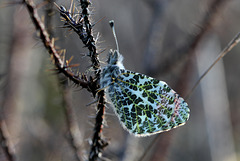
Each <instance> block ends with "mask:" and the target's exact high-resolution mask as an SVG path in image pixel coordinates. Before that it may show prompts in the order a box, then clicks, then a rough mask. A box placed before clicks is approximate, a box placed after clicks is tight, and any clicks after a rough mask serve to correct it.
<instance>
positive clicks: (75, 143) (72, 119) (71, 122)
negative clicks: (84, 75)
mask: <svg viewBox="0 0 240 161" xmlns="http://www.w3.org/2000/svg"><path fill="white" fill-rule="evenodd" d="M63 86H64V87H63V89H64V93H63V94H64V102H65V108H64V109H65V114H66V119H67V127H68V132H69V137H70V138H69V139H68V140H69V141H70V145H71V146H72V148H73V149H74V151H75V153H74V154H75V158H76V160H77V161H81V156H82V154H81V149H80V148H81V141H80V138H81V136H80V134H81V133H80V130H79V128H78V125H77V121H76V115H75V113H74V111H73V107H72V97H71V92H70V88H69V87H67V85H63Z"/></svg>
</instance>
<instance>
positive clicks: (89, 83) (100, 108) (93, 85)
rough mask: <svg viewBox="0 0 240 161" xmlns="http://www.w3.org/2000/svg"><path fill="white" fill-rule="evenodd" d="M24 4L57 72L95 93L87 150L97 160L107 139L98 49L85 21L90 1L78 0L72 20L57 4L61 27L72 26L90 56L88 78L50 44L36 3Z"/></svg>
mask: <svg viewBox="0 0 240 161" xmlns="http://www.w3.org/2000/svg"><path fill="white" fill-rule="evenodd" d="M23 3H24V4H26V6H27V9H28V11H29V14H30V16H31V19H32V21H33V23H34V25H35V27H36V29H37V30H38V31H40V38H41V40H42V42H43V44H44V46H45V48H46V49H47V50H48V52H49V53H50V55H51V56H52V57H53V59H54V61H55V66H56V67H57V69H58V71H59V73H63V74H64V75H65V76H66V77H67V78H69V79H70V80H71V81H73V82H74V83H76V84H78V85H80V86H81V87H82V88H86V89H88V91H89V92H91V93H92V94H93V96H94V97H95V96H96V95H97V99H98V104H97V115H96V123H95V128H94V135H93V139H92V144H91V150H90V154H89V160H97V158H99V157H100V156H101V152H102V150H103V148H104V147H106V146H107V145H108V143H107V142H106V141H105V140H103V139H102V133H101V132H102V127H103V117H104V111H105V99H104V91H103V90H102V91H100V92H97V91H98V89H99V83H98V82H99V79H100V62H99V58H98V53H97V50H96V46H95V40H94V37H93V36H92V25H91V23H90V21H89V17H88V16H89V11H88V6H89V5H90V2H89V1H88V0H80V4H81V9H82V13H81V17H80V19H79V20H77V21H76V20H75V19H74V18H73V17H72V16H71V14H70V13H69V12H68V11H67V10H66V9H65V8H64V7H63V6H60V7H59V6H58V5H57V7H58V9H59V11H60V14H61V16H62V17H63V18H64V19H65V27H68V28H71V29H73V30H74V31H75V32H76V33H77V34H78V35H79V37H80V39H81V40H82V42H83V44H84V45H85V46H86V47H87V48H88V50H89V54H88V56H89V57H90V58H91V62H92V68H93V69H94V72H95V76H94V77H91V76H90V79H89V80H88V79H87V77H86V76H85V75H83V74H82V75H75V74H74V73H73V72H72V71H71V70H70V69H69V67H68V66H66V65H65V63H64V62H63V61H62V59H61V57H60V55H59V54H58V52H57V51H56V49H55V48H54V44H53V42H52V41H51V40H50V38H49V36H48V33H47V31H46V30H45V27H44V24H43V23H42V22H41V21H40V18H39V16H38V13H37V10H36V7H35V5H34V3H33V1H32V0H23Z"/></svg>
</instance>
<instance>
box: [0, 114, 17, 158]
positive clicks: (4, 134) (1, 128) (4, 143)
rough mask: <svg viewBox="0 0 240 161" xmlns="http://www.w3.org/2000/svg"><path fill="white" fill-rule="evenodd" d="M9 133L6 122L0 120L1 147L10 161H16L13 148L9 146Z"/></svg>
mask: <svg viewBox="0 0 240 161" xmlns="http://www.w3.org/2000/svg"><path fill="white" fill-rule="evenodd" d="M7 138H8V131H7V127H6V124H5V121H4V120H2V119H1V120H0V143H1V147H2V149H3V151H4V153H5V155H6V157H7V158H8V161H14V160H16V158H15V155H14V151H13V149H12V148H11V145H9V144H10V143H9V141H8V139H7Z"/></svg>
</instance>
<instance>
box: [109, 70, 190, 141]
mask: <svg viewBox="0 0 240 161" xmlns="http://www.w3.org/2000/svg"><path fill="white" fill-rule="evenodd" d="M107 92H108V95H109V97H110V99H111V101H112V103H113V104H114V106H115V112H116V113H117V115H118V117H119V119H120V121H121V122H122V125H123V127H125V128H126V129H127V130H128V131H129V132H131V133H133V134H135V135H136V136H146V135H151V134H155V133H160V132H163V131H167V130H170V129H172V128H175V127H178V126H180V125H183V124H184V123H185V122H186V121H187V120H188V118H189V112H190V110H189V108H188V105H187V103H186V102H185V101H184V100H183V98H182V97H180V96H179V95H178V94H177V93H176V92H175V91H174V90H172V89H171V88H170V87H169V86H168V85H167V84H166V83H165V82H163V81H159V80H156V79H154V78H151V77H148V76H146V75H143V74H139V73H135V72H132V71H128V70H125V69H120V73H118V75H117V76H116V77H112V83H111V84H110V85H109V88H108V89H107Z"/></svg>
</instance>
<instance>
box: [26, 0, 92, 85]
mask: <svg viewBox="0 0 240 161" xmlns="http://www.w3.org/2000/svg"><path fill="white" fill-rule="evenodd" d="M23 3H24V4H25V5H26V6H27V9H28V12H29V14H30V17H31V19H32V21H33V24H34V25H35V28H36V30H38V31H39V32H40V38H41V40H42V42H43V44H44V46H45V48H46V49H47V50H48V52H49V54H50V55H51V56H52V57H53V59H54V64H55V66H56V68H57V70H58V71H59V73H63V74H64V75H65V76H66V77H67V78H69V79H70V80H71V81H73V82H74V83H75V84H78V85H80V86H81V87H83V88H87V89H89V86H88V85H89V83H88V81H87V80H84V79H81V78H79V75H75V74H74V73H73V72H71V71H70V70H68V67H67V66H66V65H65V63H64V62H63V61H62V59H61V57H60V55H59V54H58V52H57V51H56V49H55V47H54V44H53V42H52V41H51V40H50V38H49V35H48V33H47V31H46V29H45V26H44V24H43V23H42V21H41V20H40V17H39V15H38V13H37V9H36V7H35V4H34V3H33V1H32V0H23Z"/></svg>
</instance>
